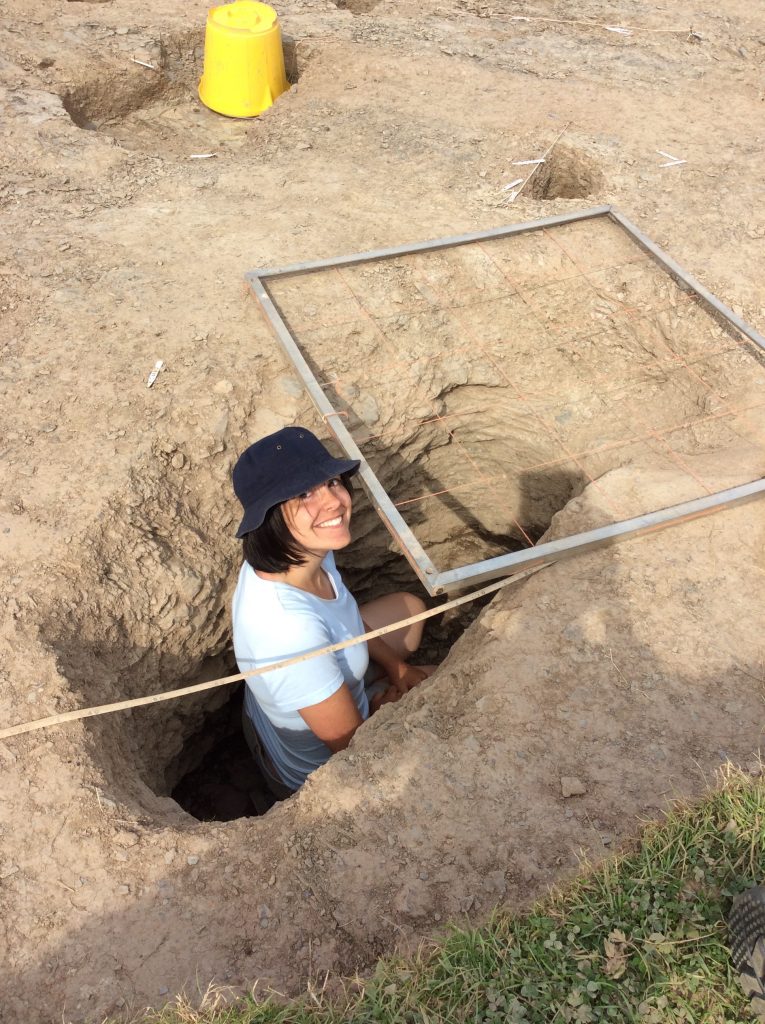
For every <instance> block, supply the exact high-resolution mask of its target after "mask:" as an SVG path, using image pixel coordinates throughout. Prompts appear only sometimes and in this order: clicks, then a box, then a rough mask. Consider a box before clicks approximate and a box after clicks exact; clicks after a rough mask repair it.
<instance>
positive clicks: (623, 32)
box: [606, 25, 632, 36]
mask: <svg viewBox="0 0 765 1024" xmlns="http://www.w3.org/2000/svg"><path fill="white" fill-rule="evenodd" d="M606 32H618V33H619V35H620V36H631V35H632V29H631V28H622V27H621V25H606Z"/></svg>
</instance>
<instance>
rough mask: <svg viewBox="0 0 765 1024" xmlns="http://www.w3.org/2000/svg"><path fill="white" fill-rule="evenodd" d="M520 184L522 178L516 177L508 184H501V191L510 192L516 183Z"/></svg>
mask: <svg viewBox="0 0 765 1024" xmlns="http://www.w3.org/2000/svg"><path fill="white" fill-rule="evenodd" d="M522 184H523V178H516V179H515V181H511V182H510V184H509V185H503V186H502V191H503V192H512V190H513V189H514V188H515V187H516V185H522Z"/></svg>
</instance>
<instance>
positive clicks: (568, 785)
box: [560, 775, 587, 800]
mask: <svg viewBox="0 0 765 1024" xmlns="http://www.w3.org/2000/svg"><path fill="white" fill-rule="evenodd" d="M560 791H561V794H562V796H563V798H564V799H566V800H567V799H568V798H569V797H570V796H584V794H585V793H586V792H587V787H586V786H585V784H584V783H583V782H582V780H581V779H577V778H576V776H575V775H563V776H561V780H560Z"/></svg>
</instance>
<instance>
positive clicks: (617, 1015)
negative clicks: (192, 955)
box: [142, 767, 765, 1024]
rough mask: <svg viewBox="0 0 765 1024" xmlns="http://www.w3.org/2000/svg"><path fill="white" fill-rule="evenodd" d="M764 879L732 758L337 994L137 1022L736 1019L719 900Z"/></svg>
mask: <svg viewBox="0 0 765 1024" xmlns="http://www.w3.org/2000/svg"><path fill="white" fill-rule="evenodd" d="M763 879H765V784H764V783H763V781H762V780H761V779H756V780H752V779H751V778H750V777H749V776H746V775H743V774H742V773H740V772H738V771H737V770H735V769H733V768H730V767H729V768H727V769H726V770H725V771H724V773H723V779H722V783H721V785H720V787H719V788H718V789H716V790H715V791H714V792H713V793H711V794H710V795H709V796H708V797H707V798H706V799H705V800H704V801H703V802H701V803H700V804H697V805H695V806H691V807H682V808H678V809H676V810H675V811H673V812H672V813H671V814H670V815H669V817H668V818H667V819H666V820H665V821H664V822H663V823H661V824H660V825H651V826H649V827H648V828H647V829H646V830H645V833H644V835H643V837H642V839H641V841H640V844H639V846H636V848H635V849H634V850H633V851H630V852H628V853H626V854H624V855H622V856H620V857H617V858H614V859H612V860H610V861H609V862H608V863H606V864H604V865H603V866H601V867H600V868H598V869H597V870H587V869H585V871H584V872H583V874H582V876H581V877H580V878H579V879H578V880H577V881H575V882H574V883H573V884H571V885H570V886H568V887H567V888H566V889H565V890H561V891H556V892H554V893H552V894H551V895H550V896H548V897H547V898H546V899H545V900H544V901H543V902H541V903H540V904H538V905H537V906H536V907H535V908H534V909H533V910H532V911H531V912H530V913H529V914H527V915H525V916H522V917H511V916H510V915H508V914H507V913H505V912H502V911H497V912H496V913H495V914H494V915H493V916H492V917H491V919H490V920H489V921H488V922H487V923H486V924H485V925H483V926H482V927H480V928H473V929H454V930H453V931H452V932H451V934H449V935H448V936H447V937H446V938H445V939H444V940H443V941H442V942H440V943H438V944H437V945H434V947H433V948H431V949H428V950H423V951H422V952H421V954H420V955H419V956H418V957H416V958H414V959H413V960H407V961H404V960H401V959H386V960H382V961H380V963H379V964H378V966H377V969H376V971H375V973H374V975H373V976H372V977H371V978H369V979H367V980H365V981H363V982H355V983H353V984H351V983H349V984H348V985H347V987H346V991H347V993H348V995H347V998H346V999H344V1000H341V1001H337V1000H332V1001H330V1000H328V999H324V998H321V997H317V996H316V995H314V996H313V997H311V999H309V998H304V999H302V1000H297V1001H295V1002H293V1003H290V1004H287V1005H278V1004H276V1003H274V1002H264V1003H256V1002H254V1001H250V1000H247V1001H243V1002H238V1003H236V1004H233V1005H230V1006H226V1005H225V1004H224V1003H223V1001H222V1000H221V999H219V1000H218V1002H217V1003H216V1002H215V1000H214V999H213V1000H211V1001H208V1004H207V1006H206V1007H205V1006H203V1007H202V1009H201V1010H198V1011H193V1010H191V1009H190V1008H189V1007H188V1006H185V1005H184V1004H182V1003H177V1004H175V1005H173V1006H171V1007H168V1008H166V1009H165V1010H163V1011H160V1012H158V1013H153V1014H151V1015H150V1016H148V1017H144V1018H142V1021H143V1024H338V1022H340V1021H343V1022H345V1024H436V1022H441V1021H443V1022H447V1021H448V1022H449V1024H552V1022H581V1024H588V1022H594V1021H598V1022H601V1021H602V1022H618V1024H622V1022H625V1024H626V1022H633V1021H634V1022H640V1024H740V1022H741V1021H745V1020H749V1019H751V1018H750V1015H749V1012H748V1004H747V1001H746V1000H745V998H744V996H743V995H742V993H741V991H740V990H739V988H738V985H737V984H736V981H735V978H734V976H733V973H732V968H731V964H730V960H729V954H728V948H727V945H726V929H725V915H726V914H727V912H728V910H729V909H730V902H731V899H732V897H733V896H734V895H735V894H736V893H737V892H739V891H741V890H742V889H745V888H747V887H748V886H750V885H752V884H754V883H756V882H759V881H761V880H763Z"/></svg>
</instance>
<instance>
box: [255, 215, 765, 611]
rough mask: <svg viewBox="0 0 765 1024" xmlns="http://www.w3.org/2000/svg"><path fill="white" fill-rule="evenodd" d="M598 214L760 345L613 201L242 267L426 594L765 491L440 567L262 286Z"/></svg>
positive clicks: (724, 495)
mask: <svg viewBox="0 0 765 1024" xmlns="http://www.w3.org/2000/svg"><path fill="white" fill-rule="evenodd" d="M598 217H605V218H607V219H608V220H610V221H611V222H613V223H614V224H617V225H619V227H621V228H622V229H623V230H624V231H626V233H627V234H628V235H629V236H630V238H632V240H633V241H634V242H637V244H638V245H639V246H640V247H641V248H642V249H644V250H645V251H646V252H648V253H649V254H650V255H651V256H652V257H653V259H654V260H655V261H656V262H657V263H658V264H659V266H660V267H662V268H663V269H664V270H665V271H666V272H667V273H668V274H669V275H670V276H671V277H672V278H673V279H674V280H675V281H678V282H682V284H683V285H684V286H685V287H686V288H688V289H689V290H690V291H692V292H693V293H694V294H695V295H696V296H697V297H698V298H700V299H701V300H702V301H703V302H704V303H705V304H706V305H707V306H708V307H711V309H712V310H714V311H715V313H717V314H718V316H719V317H722V318H723V319H724V320H726V321H727V322H728V323H729V324H731V325H732V326H733V327H735V328H737V330H739V331H740V332H741V333H742V334H743V335H745V336H746V337H747V338H749V340H750V341H752V342H754V343H755V344H756V345H758V346H759V347H760V348H761V349H762V350H763V352H765V337H763V336H762V335H761V334H760V333H759V332H757V331H755V330H754V328H752V327H750V326H749V325H748V324H747V323H745V322H744V321H743V320H742V319H741V317H739V316H738V315H737V314H736V313H734V312H733V310H731V309H729V308H728V307H727V306H726V305H724V304H723V303H722V302H720V300H719V299H718V298H716V296H714V295H713V294H712V293H711V292H710V291H708V289H706V288H705V287H704V286H703V285H702V284H700V283H699V282H698V281H696V280H695V278H693V277H691V275H690V274H688V273H687V272H686V271H685V270H683V268H682V267H680V266H679V264H677V263H676V262H675V261H674V260H673V259H672V257H671V256H669V255H668V254H667V253H665V252H664V251H663V250H662V249H660V248H659V246H657V245H656V244H655V243H654V242H652V241H651V240H650V238H648V237H647V236H646V235H645V234H644V233H643V232H642V231H641V230H640V229H639V228H638V227H636V226H635V225H634V224H632V223H631V221H629V220H628V219H627V218H626V217H625V216H624V215H623V214H621V213H619V211H618V210H616V209H615V208H614V207H613V206H595V207H592V208H591V209H588V210H578V211H575V212H573V213H566V214H562V215H560V216H556V217H544V218H542V219H540V220H534V221H526V222H524V223H521V224H512V225H509V226H507V227H502V228H494V229H491V230H489V231H476V232H472V233H469V234H464V235H455V236H454V237H451V238H437V239H433V240H432V241H428V242H419V243H415V244H412V245H398V246H392V247H390V248H386V249H372V250H370V251H368V252H361V253H355V254H353V255H350V256H339V257H336V258H333V259H327V260H313V261H310V262H307V263H294V264H292V265H291V266H287V267H277V268H271V269H263V270H253V271H250V272H249V273H248V274H246V275H245V279H246V280H247V282H248V283H249V285H250V288H251V289H252V291H253V293H254V295H255V297H256V298H257V299H258V302H259V303H260V306H261V309H262V311H263V313H264V314H265V316H266V319H267V320H268V322H269V323H270V325H271V327H272V328H273V331H274V333H275V335H276V337H277V339H278V341H279V342H280V344H281V346H282V348H283V349H284V352H285V354H286V355H287V357H288V358H289V360H290V362H291V363H292V365H293V367H294V368H295V370H296V371H297V373H298V375H299V376H300V379H301V380H302V382H303V385H304V386H305V389H306V391H307V392H308V394H309V396H310V397H311V400H312V401H313V403H314V405H315V406H316V408H317V409H318V411H319V413H320V414H321V416H322V418H323V419H324V421H325V422H326V423H327V425H328V426H329V429H330V430H331V431H332V433H333V434H334V436H335V439H336V440H337V442H338V444H339V445H340V447H341V448H342V450H343V451H344V452H345V454H346V456H347V457H348V458H351V459H359V460H360V462H361V468H360V470H359V476H360V478H361V481H362V483H363V485H364V487H365V489H366V491H367V494H368V495H369V498H370V500H371V501H372V504H373V505H374V507H375V510H376V511H377V513H378V515H379V516H380V518H381V519H382V521H383V523H384V524H385V526H386V527H387V528H388V530H389V531H390V533H391V534H392V535H393V537H394V538H395V539H396V541H397V542H398V544H399V546H400V547H401V549H402V551H403V553H404V555H405V556H406V558H407V560H408V561H409V563H410V565H411V566H412V568H413V569H414V571H415V573H416V574H417V576H418V577H419V579H420V580H421V582H422V584H423V586H424V587H425V589H426V590H427V591H428V593H429V594H430V595H431V596H436V595H438V594H443V593H447V592H450V591H454V590H458V589H460V588H464V587H467V586H470V585H471V584H478V583H482V582H484V581H486V580H491V579H496V578H497V577H501V576H507V575H510V574H512V573H514V572H518V571H520V570H524V569H530V568H533V567H534V566H537V565H541V564H543V563H546V562H551V561H556V560H557V559H559V558H565V557H567V556H570V555H575V554H578V553H579V552H580V551H587V550H589V549H592V548H597V547H602V546H604V545H606V544H612V543H615V542H616V541H618V540H622V539H624V538H629V537H635V536H638V535H639V534H641V533H645V532H647V531H650V530H656V529H659V528H662V527H665V526H670V525H672V524H678V523H683V522H687V521H688V520H690V519H695V518H697V517H699V516H703V515H707V514H710V513H712V512H715V511H717V510H718V509H724V508H730V507H731V506H732V505H736V504H740V503H741V502H744V501H749V500H752V499H754V498H757V497H760V496H761V495H763V494H765V478H760V479H758V480H753V481H751V482H750V483H746V484H741V485H739V486H737V487H731V488H728V489H727V490H723V491H717V492H715V493H714V494H709V495H704V496H703V497H700V498H695V499H694V500H692V501H685V502H682V503H680V504H678V505H671V506H669V507H667V508H664V509H659V510H658V511H654V512H648V513H646V514H645V515H641V516H635V517H634V518H632V519H625V520H622V521H620V522H616V523H609V524H608V525H606V526H602V527H599V528H598V529H596V530H587V531H585V532H583V533H576V534H572V535H571V536H570V537H562V538H561V539H560V540H554V541H547V542H545V543H543V544H537V545H536V546H535V547H532V548H526V549H524V550H522V551H516V552H512V553H507V554H504V555H497V556H495V557H493V558H488V559H484V560H483V561H480V562H473V563H471V564H468V565H463V566H460V567H458V568H457V569H450V570H447V571H445V572H441V571H439V569H438V568H437V567H436V565H434V563H433V562H432V561H431V559H430V558H429V556H428V554H427V553H426V551H425V549H424V548H423V547H422V545H421V544H420V542H419V541H418V540H417V538H416V537H415V535H414V533H413V532H412V530H411V529H410V527H409V526H407V524H406V523H405V522H404V519H403V517H402V515H401V513H400V512H399V511H398V509H397V508H396V506H395V505H394V504H393V501H392V500H391V498H390V497H389V495H388V493H387V491H386V490H385V488H384V487H383V486H382V484H381V483H380V481H379V480H378V479H377V476H376V475H375V473H374V472H373V471H372V469H371V468H370V466H369V465H368V463H367V462H366V460H365V458H364V455H363V454H362V452H361V450H360V449H359V448H358V446H357V445H356V442H355V441H354V440H353V438H352V437H351V435H350V433H349V432H348V430H347V429H346V427H345V425H344V424H343V422H342V419H341V418H340V415H339V414H338V412H337V411H336V410H335V409H334V408H333V406H332V404H331V402H330V401H329V399H328V398H327V396H326V394H325V392H324V390H323V389H322V387H321V386H320V384H319V382H318V381H317V380H316V378H315V377H314V375H313V373H312V371H311V369H310V367H309V366H308V363H307V362H306V360H305V359H304V357H303V354H302V352H301V351H300V346H299V344H298V342H297V340H296V339H295V338H294V337H293V335H292V333H291V331H290V330H289V328H288V327H287V325H286V324H285V322H284V320H283V319H282V317H281V315H280V314H279V311H278V309H277V308H276V305H275V303H274V301H273V299H272V298H271V296H270V294H269V292H268V287H267V282H268V281H270V280H273V279H274V278H279V277H286V276H295V275H298V274H307V273H311V272H312V271H315V270H325V269H329V268H334V267H349V266H356V265H358V264H360V263H369V262H372V261H374V260H384V259H391V258H393V257H396V256H409V255H412V254H414V253H423V252H433V251H435V250H438V249H450V248H455V247H457V246H460V245H468V244H470V243H471V242H482V241H486V240H489V239H494V238H506V237H508V236H511V235H519V234H523V233H527V232H532V231H539V230H542V229H543V228H548V227H554V226H556V225H560V224H571V223H573V222H574V221H581V220H591V219H594V218H598Z"/></svg>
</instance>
